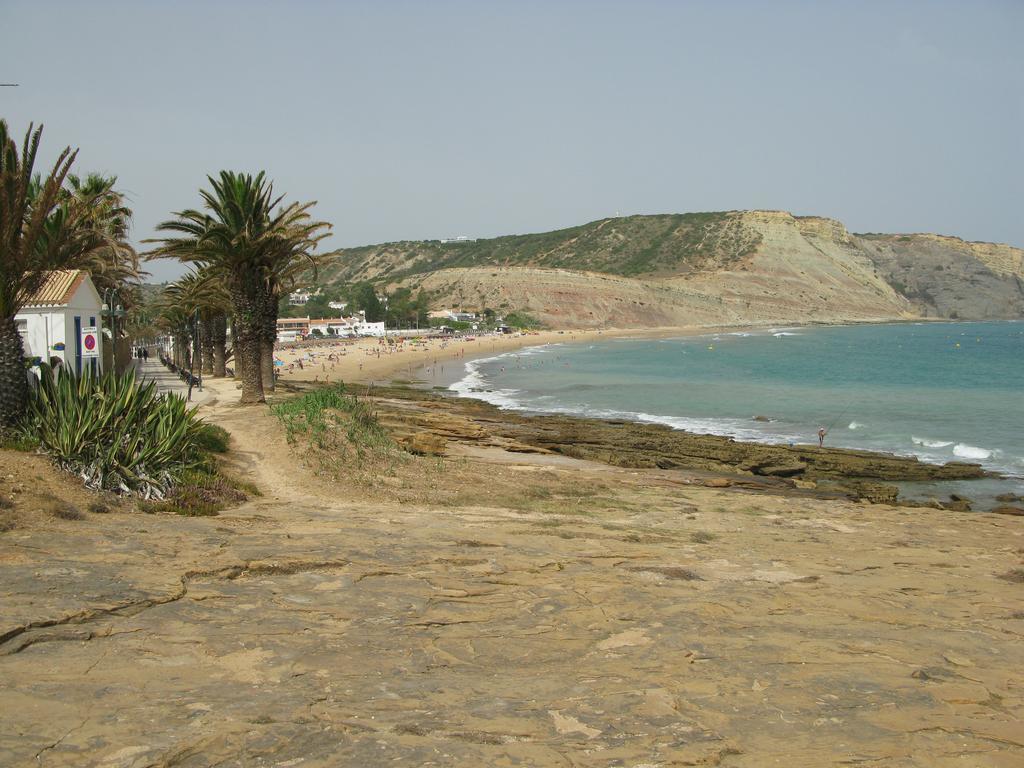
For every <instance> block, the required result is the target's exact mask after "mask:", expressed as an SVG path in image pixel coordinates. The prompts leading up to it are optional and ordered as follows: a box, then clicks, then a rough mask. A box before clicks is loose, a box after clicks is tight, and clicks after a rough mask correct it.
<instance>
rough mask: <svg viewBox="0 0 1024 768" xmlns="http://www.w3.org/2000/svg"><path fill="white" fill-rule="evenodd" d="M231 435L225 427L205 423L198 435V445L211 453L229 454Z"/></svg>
mask: <svg viewBox="0 0 1024 768" xmlns="http://www.w3.org/2000/svg"><path fill="white" fill-rule="evenodd" d="M230 442H231V435H229V434H228V431H227V430H226V429H224V427H221V426H218V425H217V424H207V423H206V422H203V424H202V426H201V427H200V429H199V433H198V435H197V441H196V444H197V445H198V446H199V447H200V448H201V449H202V450H204V451H209V452H210V453H227V452H228V446H229V445H230Z"/></svg>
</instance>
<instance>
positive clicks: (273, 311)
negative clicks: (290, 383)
mask: <svg viewBox="0 0 1024 768" xmlns="http://www.w3.org/2000/svg"><path fill="white" fill-rule="evenodd" d="M277 307H278V297H277V294H276V293H275V292H274V291H271V290H267V289H266V288H264V290H263V293H262V295H261V296H260V342H261V343H260V351H261V358H260V365H261V368H262V371H263V389H264V391H266V392H273V391H274V389H275V382H274V344H275V343H276V342H277Z"/></svg>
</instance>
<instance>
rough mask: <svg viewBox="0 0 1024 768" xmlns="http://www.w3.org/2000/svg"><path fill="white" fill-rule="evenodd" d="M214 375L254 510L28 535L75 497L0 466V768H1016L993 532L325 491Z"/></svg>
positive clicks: (846, 519) (500, 481)
mask: <svg viewBox="0 0 1024 768" xmlns="http://www.w3.org/2000/svg"><path fill="white" fill-rule="evenodd" d="M213 386H214V387H215V388H219V394H220V397H219V399H216V400H214V401H213V402H212V403H211V404H209V405H208V406H204V409H205V410H206V411H207V412H208V414H209V415H210V416H211V417H212V418H213V419H214V420H215V421H217V422H218V423H220V424H222V425H223V426H225V427H226V428H227V429H228V430H229V431H230V432H231V433H232V436H233V438H234V441H235V451H234V455H235V457H236V461H237V463H238V469H239V471H241V472H243V473H246V474H248V476H249V477H250V478H251V479H253V480H254V481H255V482H256V483H257V484H259V485H260V486H261V487H262V488H263V490H264V494H265V495H264V496H263V497H261V498H258V499H255V500H253V501H251V502H248V503H246V504H244V505H243V506H241V507H238V508H236V509H234V510H231V511H228V512H224V513H222V514H221V515H220V516H219V517H214V518H179V517H172V516H164V515H144V514H141V513H137V512H130V511H128V510H127V507H126V508H125V509H120V508H117V509H112V510H111V511H110V512H107V513H104V514H96V513H91V512H88V511H87V510H88V503H89V501H91V500H93V497H91V496H87V495H86V494H85V493H84V492H82V491H77V494H79V496H80V501H79V502H78V507H79V508H80V509H81V510H82V513H83V516H84V518H85V519H79V520H70V519H69V520H65V519H61V518H60V517H54V516H53V515H52V514H51V513H49V512H46V511H45V510H43V509H42V507H43V505H44V504H45V503H49V501H50V500H48V499H46V498H40V497H39V494H38V493H37V492H36V490H34V489H37V488H39V487H41V486H43V485H45V486H46V487H47V488H50V489H51V490H48V491H46V493H51V492H52V493H53V494H54V495H56V496H63V495H65V494H70V495H69V496H68V498H69V499H70V498H71V495H74V493H76V492H75V491H74V486H73V482H72V481H68V482H67V483H57V484H56V485H55V484H54V483H53V479H52V472H51V470H50V469H49V468H48V467H47V466H46V465H45V464H44V463H43V462H42V461H41V460H40V459H38V458H36V457H29V456H24V455H21V454H11V453H8V452H2V453H0V462H2V463H0V497H3V498H10V496H11V494H12V491H17V492H16V493H15V494H14V495H15V502H14V507H15V508H14V509H13V510H2V511H0V512H2V513H3V514H4V515H6V517H4V518H3V519H4V520H8V521H10V523H11V525H10V526H8V527H10V529H9V530H7V531H5V532H4V533H2V534H0V578H2V584H3V586H2V589H0V712H2V713H3V719H2V723H3V725H2V728H0V765H4V766H29V765H31V766H110V767H114V766H118V767H124V768H129V767H130V768H141V766H164V767H167V766H177V767H181V768H190V767H192V766H213V765H218V766H281V767H283V766H339V765H344V766H378V765H409V766H431V765H433V766H453V765H458V766H484V765H486V766H516V765H518V766H631V767H632V768H641V766H645V767H646V766H678V765H721V766H750V767H758V768H759V767H761V766H767V765H784V766H828V765H851V764H854V765H866V766H1003V767H1007V768H1008V767H1009V766H1020V765H1022V764H1024V736H1022V734H1024V727H1022V723H1021V715H1022V711H1024V706H1022V705H1024V702H1022V691H1024V673H1022V672H1021V670H1022V669H1024V644H1022V643H1021V636H1022V634H1024V603H1022V601H1021V590H1022V589H1024V585H1022V584H1021V583H1020V581H1021V574H1022V571H1021V567H1022V562H1021V560H1022V553H1024V520H1021V519H1020V518H1014V517H1004V516H999V515H990V514H963V513H956V512H950V511H945V510H932V509H908V508H893V507H887V506H881V505H866V504H855V503H852V502H848V501H842V500H835V501H822V500H819V499H811V498H797V497H793V498H788V497H784V496H773V495H764V494H754V493H749V492H746V491H743V490H741V489H736V488H730V489H724V490H716V489H711V488H703V487H698V486H689V485H685V484H682V483H679V482H675V481H672V480H671V479H670V478H672V477H673V475H671V474H670V473H666V472H665V471H662V470H656V469H623V468H611V467H607V466H604V465H601V464H595V463H589V462H584V461H579V460H576V459H570V458H567V457H563V456H549V455H534V454H513V453H509V452H507V451H503V450H501V449H500V448H496V447H489V448H485V449H478V450H477V451H475V453H474V452H465V453H467V454H468V453H473V455H471V456H470V455H466V456H461V457H459V456H456V457H452V456H448V457H432V458H428V457H408V458H402V457H400V456H397V455H395V456H393V457H392V458H391V459H389V460H387V461H383V462H381V463H380V465H379V466H378V467H371V466H366V465H364V466H363V467H362V468H361V469H360V470H359V471H357V472H353V473H347V472H346V471H345V470H344V469H343V468H341V467H339V466H338V465H337V464H334V463H332V462H331V461H330V459H329V457H328V458H327V460H326V461H321V460H319V459H313V458H311V457H309V456H303V455H302V453H301V452H300V451H299V449H298V448H297V447H289V446H288V445H287V444H286V443H285V441H284V438H283V435H282V430H281V427H280V425H279V424H278V423H277V421H276V419H274V418H273V417H272V416H270V415H269V414H268V413H267V412H266V411H264V410H262V409H258V408H239V407H237V406H234V405H228V404H226V403H227V402H228V401H229V400H233V399H234V390H233V389H231V388H230V385H229V384H227V383H223V382H220V383H214V385H213ZM321 458H323V457H321ZM339 470H340V474H339ZM371 470H377V471H371ZM335 475H337V477H335ZM54 487H56V488H57V489H58V490H57V491H52V488H54Z"/></svg>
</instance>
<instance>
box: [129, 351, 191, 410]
mask: <svg viewBox="0 0 1024 768" xmlns="http://www.w3.org/2000/svg"><path fill="white" fill-rule="evenodd" d="M132 363H133V365H134V366H135V374H136V375H137V376H138V377H139V378H140V379H144V380H146V381H155V382H156V388H157V389H158V390H159V391H160V392H173V393H174V394H176V395H181V396H182V397H185V398H187V397H188V385H187V384H186V383H185V382H184V381H182V380H181V379H180V378H178V375H177V374H174V373H171V372H170V371H169V370H167V369H166V368H165V367H164V366H163V364H162V363H161V362H160V360H159V359H157V358H155V357H151V358H149V360H145V361H143V360H138V359H134V360H132ZM210 394H211V393H210V391H209V390H208V389H207V388H205V387H204V388H203V389H202V390H200V389H199V388H198V387H192V401H191V402H192V405H199V404H200V403H203V402H205V401H206V400H208V399H209V398H210Z"/></svg>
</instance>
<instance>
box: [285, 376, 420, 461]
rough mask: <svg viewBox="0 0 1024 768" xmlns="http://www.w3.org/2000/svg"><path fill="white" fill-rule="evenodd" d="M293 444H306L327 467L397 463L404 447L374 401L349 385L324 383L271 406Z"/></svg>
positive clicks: (311, 452)
mask: <svg viewBox="0 0 1024 768" xmlns="http://www.w3.org/2000/svg"><path fill="white" fill-rule="evenodd" d="M271 411H272V412H273V414H274V415H275V416H276V417H277V419H278V421H280V422H281V424H282V425H283V426H284V428H285V437H286V438H287V440H288V442H289V443H290V444H291V445H295V446H298V445H303V444H304V446H305V447H306V448H307V450H308V451H309V452H310V454H312V455H313V456H314V457H315V459H316V460H317V461H318V462H319V464H320V468H321V469H322V470H324V471H328V472H331V473H336V472H337V471H339V470H340V469H342V468H355V469H363V468H365V467H369V466H371V465H372V467H373V468H374V469H375V470H377V471H378V472H379V471H380V470H381V469H384V470H385V471H387V470H390V469H392V468H393V466H394V464H395V463H396V462H397V461H399V460H400V456H401V451H399V449H398V446H397V445H396V444H395V442H394V440H392V439H391V436H390V435H389V434H388V433H387V431H386V430H385V429H384V428H383V427H382V426H381V425H380V423H379V422H378V421H377V416H376V414H375V413H374V412H373V410H372V409H371V408H370V406H369V405H368V404H367V403H366V402H364V401H362V400H360V399H359V398H357V397H355V396H354V395H348V394H346V392H345V385H344V384H335V385H332V386H326V387H321V388H319V389H314V390H312V391H310V392H306V393H304V394H302V395H299V396H298V397H294V398H292V399H290V400H286V401H285V402H283V403H280V404H278V405H274V406H271Z"/></svg>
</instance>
